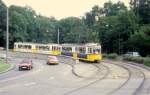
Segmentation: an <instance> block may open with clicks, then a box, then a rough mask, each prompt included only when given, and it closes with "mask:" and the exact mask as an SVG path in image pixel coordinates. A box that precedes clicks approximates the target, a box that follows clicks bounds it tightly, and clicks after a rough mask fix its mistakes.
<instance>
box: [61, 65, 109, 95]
mask: <svg viewBox="0 0 150 95" xmlns="http://www.w3.org/2000/svg"><path fill="white" fill-rule="evenodd" d="M69 65H71V64H69ZM93 65H94V66H95V67H97V68H98V70H100V67H99V66H98V65H96V64H93ZM71 66H73V65H71ZM101 66H103V67H104V68H105V69H106V73H105V74H104V76H103V77H101V78H98V79H96V80H95V81H93V82H90V83H87V84H86V85H84V86H81V87H78V88H76V89H73V90H71V91H68V92H66V93H64V94H61V95H71V94H73V93H75V92H78V91H80V90H83V89H85V88H88V87H89V86H91V85H93V84H96V83H97V82H100V81H102V80H104V79H105V78H106V77H107V76H108V74H109V73H110V69H109V68H108V67H107V66H105V65H102V64H101ZM98 73H99V72H97V73H96V75H98ZM77 77H79V78H84V77H81V76H79V75H77Z"/></svg>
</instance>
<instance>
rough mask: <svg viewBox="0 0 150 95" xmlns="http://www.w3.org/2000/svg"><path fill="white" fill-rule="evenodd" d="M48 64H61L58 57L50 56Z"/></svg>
mask: <svg viewBox="0 0 150 95" xmlns="http://www.w3.org/2000/svg"><path fill="white" fill-rule="evenodd" d="M47 64H48V65H52V64H53V65H54V64H55V65H56V64H59V61H58V59H57V57H56V56H48V60H47Z"/></svg>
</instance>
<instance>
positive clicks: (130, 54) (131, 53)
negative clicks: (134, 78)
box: [124, 52, 140, 57]
mask: <svg viewBox="0 0 150 95" xmlns="http://www.w3.org/2000/svg"><path fill="white" fill-rule="evenodd" d="M124 55H125V56H135V57H139V56H140V54H139V53H138V52H127V53H126V54H124Z"/></svg>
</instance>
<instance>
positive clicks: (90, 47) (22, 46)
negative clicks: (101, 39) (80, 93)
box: [14, 42, 102, 62]
mask: <svg viewBox="0 0 150 95" xmlns="http://www.w3.org/2000/svg"><path fill="white" fill-rule="evenodd" d="M14 51H19V52H31V53H41V54H50V55H56V56H57V55H64V56H69V57H72V58H73V59H79V60H83V61H89V62H100V61H101V60H102V54H101V45H100V44H98V43H87V44H54V43H51V44H36V43H22V42H17V43H15V44H14Z"/></svg>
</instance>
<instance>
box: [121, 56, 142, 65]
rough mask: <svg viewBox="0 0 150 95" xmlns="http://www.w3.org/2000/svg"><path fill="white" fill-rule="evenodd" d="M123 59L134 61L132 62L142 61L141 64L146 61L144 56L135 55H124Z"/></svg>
mask: <svg viewBox="0 0 150 95" xmlns="http://www.w3.org/2000/svg"><path fill="white" fill-rule="evenodd" d="M123 60H126V61H132V62H136V63H140V64H143V62H144V58H143V57H133V56H124V57H123Z"/></svg>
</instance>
